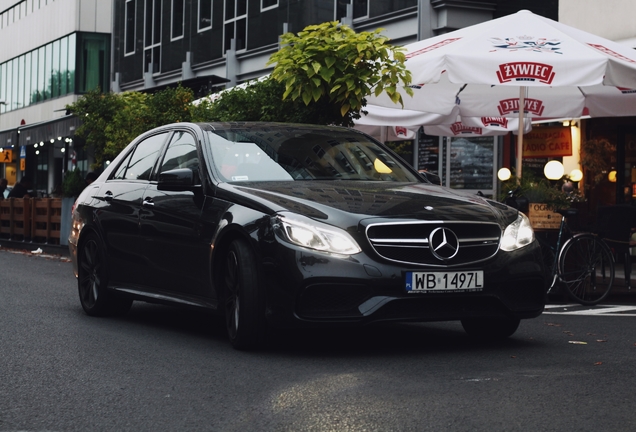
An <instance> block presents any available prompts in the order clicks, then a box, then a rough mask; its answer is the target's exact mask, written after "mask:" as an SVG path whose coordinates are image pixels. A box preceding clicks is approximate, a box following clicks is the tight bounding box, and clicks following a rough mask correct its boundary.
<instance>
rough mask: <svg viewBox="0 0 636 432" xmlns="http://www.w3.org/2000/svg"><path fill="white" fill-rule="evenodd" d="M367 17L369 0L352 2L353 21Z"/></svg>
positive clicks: (354, 0)
mask: <svg viewBox="0 0 636 432" xmlns="http://www.w3.org/2000/svg"><path fill="white" fill-rule="evenodd" d="M368 17H369V0H353V19H357V18H368Z"/></svg>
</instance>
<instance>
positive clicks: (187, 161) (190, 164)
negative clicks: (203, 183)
mask: <svg viewBox="0 0 636 432" xmlns="http://www.w3.org/2000/svg"><path fill="white" fill-rule="evenodd" d="M177 168H190V169H192V171H194V173H195V175H196V174H198V171H199V155H198V153H197V144H196V140H195V138H194V137H193V136H192V135H191V134H190V133H188V132H185V131H177V132H175V133H174V135H173V136H172V139H171V140H170V144H169V145H168V150H167V151H166V155H165V156H164V158H163V162H162V163H161V168H160V169H159V172H160V173H162V172H165V171H170V170H173V169H177Z"/></svg>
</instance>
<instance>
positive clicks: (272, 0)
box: [261, 0, 278, 10]
mask: <svg viewBox="0 0 636 432" xmlns="http://www.w3.org/2000/svg"><path fill="white" fill-rule="evenodd" d="M276 6H278V0H261V10H263V9H267V8H273V7H276Z"/></svg>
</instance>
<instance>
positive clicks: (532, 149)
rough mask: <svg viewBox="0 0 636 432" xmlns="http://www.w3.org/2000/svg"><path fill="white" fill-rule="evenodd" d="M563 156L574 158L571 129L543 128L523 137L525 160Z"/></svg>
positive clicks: (559, 127)
mask: <svg viewBox="0 0 636 432" xmlns="http://www.w3.org/2000/svg"><path fill="white" fill-rule="evenodd" d="M561 156H572V133H571V132H570V128H569V127H566V126H555V127H541V128H536V129H533V130H532V131H531V132H528V133H527V134H525V135H524V136H523V157H524V158H545V157H547V158H549V157H561Z"/></svg>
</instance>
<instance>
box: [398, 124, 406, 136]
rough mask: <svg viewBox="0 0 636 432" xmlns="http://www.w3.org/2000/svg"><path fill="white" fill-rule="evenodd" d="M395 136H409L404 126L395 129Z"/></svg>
mask: <svg viewBox="0 0 636 432" xmlns="http://www.w3.org/2000/svg"><path fill="white" fill-rule="evenodd" d="M395 134H396V135H397V136H406V135H408V131H407V129H406V128H405V127H404V126H396V127H395Z"/></svg>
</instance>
